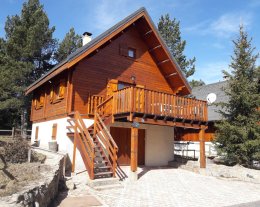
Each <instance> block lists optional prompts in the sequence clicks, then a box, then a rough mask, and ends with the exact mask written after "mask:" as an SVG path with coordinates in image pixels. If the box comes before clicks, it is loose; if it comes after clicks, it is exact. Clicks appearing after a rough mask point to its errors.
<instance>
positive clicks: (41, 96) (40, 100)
mask: <svg viewBox="0 0 260 207" xmlns="http://www.w3.org/2000/svg"><path fill="white" fill-rule="evenodd" d="M44 96H45V94H44V92H42V93H41V95H40V98H39V107H43V105H44Z"/></svg>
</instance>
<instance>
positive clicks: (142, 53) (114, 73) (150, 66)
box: [72, 26, 173, 113]
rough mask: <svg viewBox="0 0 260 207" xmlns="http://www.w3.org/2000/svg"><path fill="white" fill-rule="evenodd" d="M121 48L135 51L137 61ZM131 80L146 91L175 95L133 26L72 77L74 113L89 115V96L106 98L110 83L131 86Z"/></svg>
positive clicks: (85, 60) (80, 66) (79, 65)
mask: <svg viewBox="0 0 260 207" xmlns="http://www.w3.org/2000/svg"><path fill="white" fill-rule="evenodd" d="M120 44H121V45H122V44H126V45H127V46H128V47H131V48H134V49H136V59H132V58H129V57H125V56H122V55H120ZM131 76H135V77H136V84H138V85H144V86H145V88H148V89H152V90H159V91H163V92H167V93H172V92H173V91H172V89H171V87H170V86H169V84H168V82H167V81H166V79H165V78H164V77H163V75H162V73H161V72H160V70H159V68H158V66H157V65H156V63H155V61H154V60H153V58H152V56H151V55H150V53H149V52H148V48H147V46H146V44H145V43H144V42H143V40H142V38H141V37H140V35H139V33H138V31H137V29H136V28H135V27H133V26H132V27H130V28H129V29H128V30H127V31H125V32H124V33H123V34H121V35H120V36H119V37H118V38H117V39H115V40H112V42H110V43H109V44H108V45H107V46H106V47H104V48H102V49H100V50H99V51H97V53H96V54H95V55H93V56H91V57H87V58H85V59H84V60H82V61H81V62H79V63H78V64H77V66H76V67H75V71H74V72H73V77H72V83H73V95H72V111H75V110H78V111H80V113H86V112H87V101H88V96H89V94H90V95H104V96H105V95H106V85H107V82H108V81H109V80H110V79H117V80H119V81H123V82H131Z"/></svg>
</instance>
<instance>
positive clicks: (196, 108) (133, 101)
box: [113, 87, 207, 121]
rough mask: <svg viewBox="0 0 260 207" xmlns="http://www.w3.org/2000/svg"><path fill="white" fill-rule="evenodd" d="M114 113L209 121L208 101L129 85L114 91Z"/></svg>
mask: <svg viewBox="0 0 260 207" xmlns="http://www.w3.org/2000/svg"><path fill="white" fill-rule="evenodd" d="M113 96H114V104H113V112H114V114H121V113H144V114H151V115H156V116H167V117H173V118H180V119H187V120H197V121H207V102H206V101H202V100H197V99H191V98H186V97H180V96H176V95H173V94H169V93H164V92H158V91H154V90H149V89H144V88H137V87H128V88H124V89H121V90H118V91H116V92H115V93H114V95H113Z"/></svg>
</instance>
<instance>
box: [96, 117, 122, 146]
mask: <svg viewBox="0 0 260 207" xmlns="http://www.w3.org/2000/svg"><path fill="white" fill-rule="evenodd" d="M97 118H98V120H99V122H100V124H101V125H102V127H103V129H105V131H106V133H107V135H108V137H109V140H110V141H111V142H112V143H113V145H114V147H115V148H116V149H118V146H117V144H116V142H115V140H114V139H113V137H112V136H111V134H110V132H109V131H108V129H107V127H106V125H105V124H104V122H103V121H102V119H101V117H100V116H99V114H97Z"/></svg>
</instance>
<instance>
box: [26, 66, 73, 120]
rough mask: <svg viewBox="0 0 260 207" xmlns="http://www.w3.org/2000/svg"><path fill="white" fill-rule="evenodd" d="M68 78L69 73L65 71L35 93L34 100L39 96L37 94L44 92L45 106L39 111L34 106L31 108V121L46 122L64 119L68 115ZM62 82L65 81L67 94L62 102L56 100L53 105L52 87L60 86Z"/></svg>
mask: <svg viewBox="0 0 260 207" xmlns="http://www.w3.org/2000/svg"><path fill="white" fill-rule="evenodd" d="M67 78H68V72H67V71H64V72H63V73H61V74H60V75H58V76H56V77H55V78H54V79H52V80H51V83H50V82H47V83H46V84H44V85H43V86H41V87H40V88H38V89H37V90H35V91H34V95H33V100H34V98H35V97H36V96H37V94H39V93H41V92H44V94H45V97H44V105H43V107H41V108H39V109H35V107H34V106H33V104H32V108H31V121H34V122H36V121H44V120H51V119H54V118H57V117H60V118H61V117H63V116H65V115H66V113H67V104H68V103H67V93H68V92H67V91H68V90H67V82H66V81H67ZM61 80H65V93H64V97H63V98H62V99H60V100H54V101H53V103H51V90H52V87H53V86H55V85H56V84H58V83H59V82H60V81H61Z"/></svg>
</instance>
